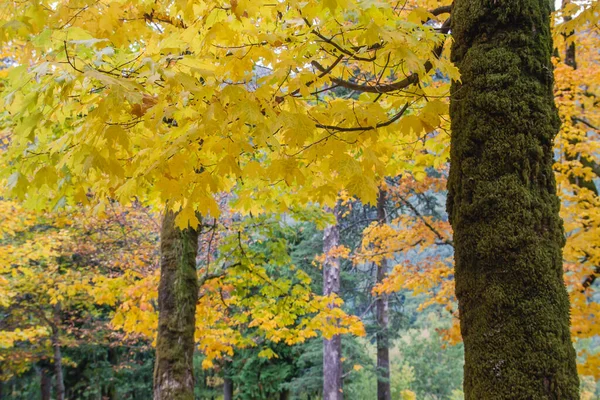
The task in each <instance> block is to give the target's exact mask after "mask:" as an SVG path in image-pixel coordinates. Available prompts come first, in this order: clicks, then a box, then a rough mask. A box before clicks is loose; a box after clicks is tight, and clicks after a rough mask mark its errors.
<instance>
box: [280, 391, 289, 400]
mask: <svg viewBox="0 0 600 400" xmlns="http://www.w3.org/2000/svg"><path fill="white" fill-rule="evenodd" d="M289 398H290V391H289V390H287V389H286V390H284V391H282V392H279V400H289Z"/></svg>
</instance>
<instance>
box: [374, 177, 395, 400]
mask: <svg viewBox="0 0 600 400" xmlns="http://www.w3.org/2000/svg"><path fill="white" fill-rule="evenodd" d="M385 198H386V192H385V190H384V189H382V188H380V189H379V196H378V197H377V220H378V221H379V223H380V224H385V223H386V217H385ZM387 269H388V265H387V260H386V259H383V260H382V261H381V265H379V266H378V268H377V283H381V282H383V280H384V279H385V277H386V276H387ZM388 329H389V328H388V296H387V295H386V294H384V293H382V294H380V295H379V298H378V299H377V400H391V396H392V395H391V390H390V349H389V339H388V338H389V331H388Z"/></svg>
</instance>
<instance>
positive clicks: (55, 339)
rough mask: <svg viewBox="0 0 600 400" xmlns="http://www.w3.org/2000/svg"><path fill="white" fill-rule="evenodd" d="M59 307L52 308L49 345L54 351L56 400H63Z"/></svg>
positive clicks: (63, 384) (58, 304)
mask: <svg viewBox="0 0 600 400" xmlns="http://www.w3.org/2000/svg"><path fill="white" fill-rule="evenodd" d="M60 315H61V306H60V303H56V305H55V306H54V315H53V324H52V336H51V339H50V340H51V343H52V349H53V351H54V379H55V381H56V382H55V390H56V400H65V381H64V378H63V371H62V351H61V348H60V336H59V334H60V332H59V326H60V325H61V320H60V319H61V318H60Z"/></svg>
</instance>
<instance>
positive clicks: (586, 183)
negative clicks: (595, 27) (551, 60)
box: [563, 0, 598, 195]
mask: <svg viewBox="0 0 600 400" xmlns="http://www.w3.org/2000/svg"><path fill="white" fill-rule="evenodd" d="M569 3H570V1H568V0H566V1H564V2H563V8H565V7H566V6H567V5H569ZM569 20H571V16H568V15H567V16H565V22H566V21H569ZM573 35H575V32H568V33H566V34H563V36H564V38H565V40H568V39H569V38H570V37H571V36H573ZM575 55H576V49H575V41H573V42H571V43H569V44H567V45H566V46H565V59H564V61H565V65H568V66H569V67H571V68H573V69H574V70H575V69H577V61H576V57H575ZM574 97H575V93H572V92H571V100H572V101H573V102H574V104H575V106H576V107H577V105H576V100H575V99H574ZM564 122H565V123H566V124H573V125H575V124H577V123H576V122H573V121H564ZM582 136H583V137H575V138H571V139H570V140H569V144H570V145H572V146H576V145H577V144H578V143H580V142H581V141H583V140H585V134H583V135H582ZM565 158H566V159H567V160H569V161H579V162H580V163H581V165H583V166H584V167H586V168H590V169H592V171H594V170H596V168H594V167H595V165H594V162H593V161H592V160H590V159H588V158H587V157H585V156H583V157H582V156H581V154H580V153H576V154H570V153H569V152H568V151H567V152H565ZM569 181H570V182H571V183H572V184H575V185H577V186H579V187H581V188H586V189H588V190H590V191H592V192H593V193H594V194H595V195H598V188H597V187H596V184H595V183H594V181H593V180H587V179H585V178H583V177H581V176H572V177H570V178H569Z"/></svg>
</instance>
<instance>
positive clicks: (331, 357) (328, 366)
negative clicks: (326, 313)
mask: <svg viewBox="0 0 600 400" xmlns="http://www.w3.org/2000/svg"><path fill="white" fill-rule="evenodd" d="M333 213H334V214H335V216H336V220H337V218H338V210H337V207H336V210H334V211H333ZM339 245H340V231H339V227H338V224H337V222H336V223H335V224H333V225H328V226H327V227H326V228H325V230H324V231H323V253H325V255H326V257H325V262H324V263H323V294H324V295H325V296H328V295H331V294H337V295H339V294H340V259H339V258H338V257H332V256H329V255H327V254H328V253H329V252H330V251H331V250H332V249H334V248H335V247H337V246H339ZM343 398H344V396H343V393H342V337H341V336H340V335H334V336H333V337H331V338H330V339H325V338H324V339H323V400H342V399H343Z"/></svg>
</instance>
